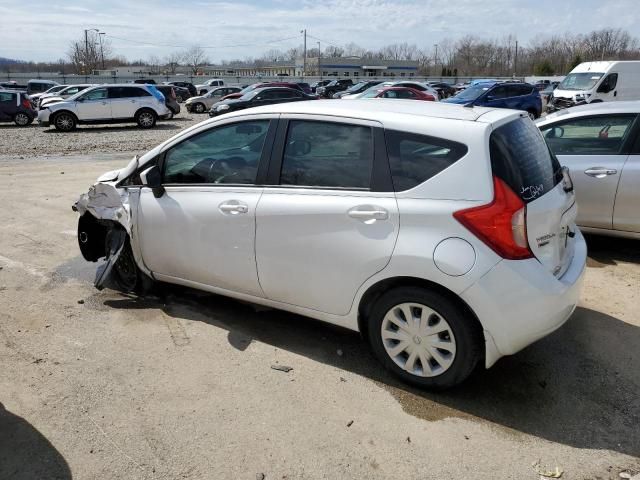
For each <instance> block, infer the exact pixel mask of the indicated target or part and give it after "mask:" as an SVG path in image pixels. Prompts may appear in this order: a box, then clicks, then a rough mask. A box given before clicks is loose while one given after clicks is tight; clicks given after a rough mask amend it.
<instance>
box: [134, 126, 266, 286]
mask: <svg viewBox="0 0 640 480" xmlns="http://www.w3.org/2000/svg"><path fill="white" fill-rule="evenodd" d="M270 125H271V120H269V119H259V120H244V121H241V122H235V123H226V124H224V125H220V126H214V127H213V128H211V129H209V130H206V131H204V132H202V133H199V134H197V135H193V136H190V137H188V138H187V139H185V140H183V141H182V142H180V143H178V144H176V145H174V146H172V147H170V148H169V149H168V150H167V151H166V152H165V154H164V160H163V161H161V162H160V163H161V168H162V176H163V180H162V183H163V186H164V187H165V193H164V195H162V196H161V197H160V198H155V197H154V195H153V193H152V192H151V190H150V189H148V188H142V190H141V194H140V203H139V210H138V219H139V220H138V227H137V229H138V235H139V242H140V248H141V251H142V257H143V260H144V262H145V264H146V265H147V266H148V268H149V269H150V270H151V271H152V272H153V273H154V274H155V275H157V276H158V278H160V279H161V280H162V279H164V280H168V281H171V280H175V279H178V280H180V279H181V280H186V281H189V282H196V283H198V284H201V285H208V286H212V287H218V288H223V289H226V290H231V291H236V292H242V293H248V294H250V295H255V296H262V290H261V289H260V285H259V283H258V276H257V272H256V262H255V246H254V242H255V212H256V205H257V203H258V199H259V198H260V195H261V194H262V190H263V188H262V187H261V186H258V185H257V184H256V178H257V173H258V166H259V163H260V161H261V158H262V156H263V150H264V151H265V152H266V151H268V150H269V149H270V142H269V141H265V139H266V137H267V134H268V132H269V129H270ZM273 128H275V126H274V127H273ZM265 155H266V153H265Z"/></svg>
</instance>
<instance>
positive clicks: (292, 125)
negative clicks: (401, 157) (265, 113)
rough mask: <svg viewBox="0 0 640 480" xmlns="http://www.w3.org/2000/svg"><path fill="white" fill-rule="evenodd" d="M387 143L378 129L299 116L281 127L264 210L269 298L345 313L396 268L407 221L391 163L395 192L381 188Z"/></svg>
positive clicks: (259, 247)
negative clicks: (366, 286)
mask: <svg viewBox="0 0 640 480" xmlns="http://www.w3.org/2000/svg"><path fill="white" fill-rule="evenodd" d="M383 135H384V133H383V131H382V128H381V126H380V124H378V123H377V122H367V121H362V120H356V119H340V120H336V119H335V118H332V117H322V116H309V115H291V116H289V118H288V119H286V120H282V121H281V122H280V125H279V129H278V140H277V142H276V145H275V147H274V154H273V156H272V161H271V163H270V167H269V178H268V183H269V185H267V186H266V187H265V189H264V193H263V194H262V197H261V198H260V201H259V203H258V209H257V211H256V262H257V265H258V277H259V279H260V285H261V286H262V289H263V290H264V293H265V296H266V297H267V298H269V299H271V300H275V301H278V302H282V303H287V304H291V305H297V306H300V307H304V308H309V309H314V310H318V311H322V312H326V313H330V314H334V315H346V314H347V313H348V312H349V311H350V309H351V304H352V302H353V298H354V295H355V292H356V291H357V290H358V288H359V287H360V286H361V285H362V284H363V283H364V282H365V281H366V280H367V279H368V278H369V277H371V276H372V275H374V274H375V273H377V272H379V271H380V270H382V269H383V268H384V267H385V266H386V265H387V264H388V262H389V260H390V258H391V253H392V252H393V247H394V244H395V241H396V237H397V235H398V229H399V216H398V207H397V204H396V199H395V195H394V193H393V191H392V190H393V189H392V188H391V186H390V178H389V167H388V163H387V164H386V169H385V170H384V171H385V172H386V181H387V183H388V185H387V188H386V189H385V188H381V186H380V184H381V181H384V177H381V174H380V173H379V172H380V170H379V168H380V165H383V164H384V163H383V162H386V156H382V157H381V155H385V153H384V137H383ZM374 143H375V144H376V146H375V148H374ZM380 143H381V144H382V146H381V147H380ZM381 178H382V180H381ZM381 190H385V191H381Z"/></svg>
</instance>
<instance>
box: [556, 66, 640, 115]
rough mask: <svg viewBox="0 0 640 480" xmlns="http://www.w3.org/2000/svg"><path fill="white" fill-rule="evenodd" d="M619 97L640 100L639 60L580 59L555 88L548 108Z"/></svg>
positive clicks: (619, 98) (614, 99)
mask: <svg viewBox="0 0 640 480" xmlns="http://www.w3.org/2000/svg"><path fill="white" fill-rule="evenodd" d="M619 100H640V61H635V62H585V63H581V64H580V65H578V66H577V67H576V68H574V69H573V70H571V73H569V75H567V76H566V77H565V78H564V80H563V81H562V82H561V83H560V85H558V88H556V89H555V90H554V92H553V98H552V99H550V100H549V105H548V107H547V111H551V112H552V111H555V110H559V109H561V108H568V107H573V106H574V105H580V104H584V103H596V102H611V101H619Z"/></svg>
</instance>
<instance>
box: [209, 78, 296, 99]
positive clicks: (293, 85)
mask: <svg viewBox="0 0 640 480" xmlns="http://www.w3.org/2000/svg"><path fill="white" fill-rule="evenodd" d="M265 87H287V88H293V89H294V90H299V91H301V92H302V93H306V92H305V91H304V89H303V88H302V87H301V86H300V85H299V84H297V83H294V82H259V83H254V84H253V85H249V86H248V87H247V88H243V89H242V90H241V91H239V92H237V93H230V94H229V95H227V96H225V97H222V99H221V100H220V101H222V100H232V99H234V98H240V97H241V96H243V95H244V94H245V93H249V92H251V91H253V90H255V89H256V88H265Z"/></svg>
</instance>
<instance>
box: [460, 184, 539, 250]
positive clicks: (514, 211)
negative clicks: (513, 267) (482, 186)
mask: <svg viewBox="0 0 640 480" xmlns="http://www.w3.org/2000/svg"><path fill="white" fill-rule="evenodd" d="M493 190H494V196H493V201H492V202H491V203H489V204H487V205H481V206H479V207H473V208H467V209H465V210H459V211H457V212H455V213H454V214H453V216H454V217H455V219H456V220H458V221H459V222H460V223H461V224H462V225H464V226H465V227H466V228H467V229H468V230H470V231H471V232H472V233H473V234H474V235H475V236H476V237H478V238H479V239H480V240H482V241H483V242H484V243H486V244H487V245H488V246H489V247H490V248H491V249H492V250H493V251H494V252H496V253H497V254H498V255H500V256H501V257H502V258H506V259H509V260H522V259H525V258H531V257H533V253H531V250H530V249H529V242H528V241H527V222H526V211H525V205H524V203H523V202H522V200H521V199H520V197H518V196H517V195H516V194H515V193H513V190H511V189H510V188H509V187H508V186H507V184H506V183H504V182H503V181H502V180H500V179H499V178H497V177H493Z"/></svg>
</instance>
